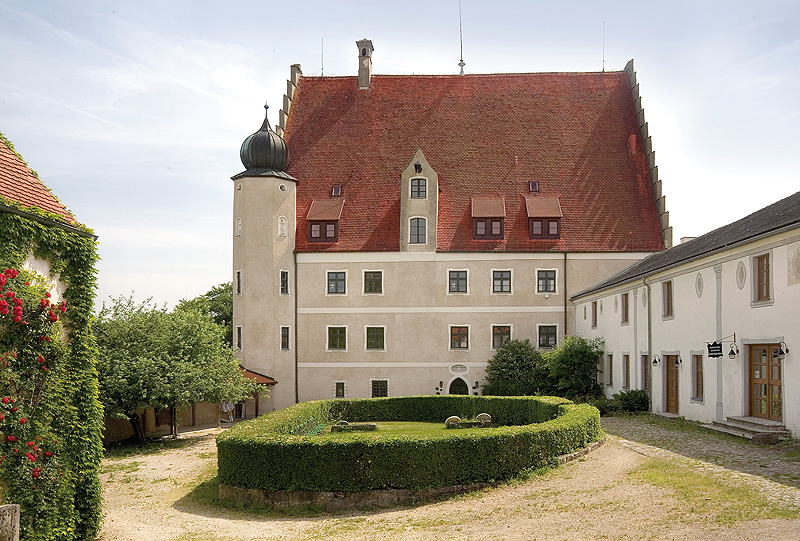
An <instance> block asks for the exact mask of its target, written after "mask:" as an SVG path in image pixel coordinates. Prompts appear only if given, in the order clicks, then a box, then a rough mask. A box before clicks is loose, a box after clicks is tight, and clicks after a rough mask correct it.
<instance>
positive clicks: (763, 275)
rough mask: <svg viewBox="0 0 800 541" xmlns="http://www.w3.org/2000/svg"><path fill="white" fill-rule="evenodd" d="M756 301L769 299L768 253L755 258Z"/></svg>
mask: <svg viewBox="0 0 800 541" xmlns="http://www.w3.org/2000/svg"><path fill="white" fill-rule="evenodd" d="M755 262H756V264H755V275H756V301H768V300H770V291H769V254H764V255H760V256H758V257H756V258H755Z"/></svg>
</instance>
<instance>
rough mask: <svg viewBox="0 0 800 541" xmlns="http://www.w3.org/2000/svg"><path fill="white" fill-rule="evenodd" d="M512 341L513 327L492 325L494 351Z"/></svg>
mask: <svg viewBox="0 0 800 541" xmlns="http://www.w3.org/2000/svg"><path fill="white" fill-rule="evenodd" d="M509 340H511V325H492V349H497V348H499V347H500V346H502V345H503V344H505V343H506V342H508V341H509Z"/></svg>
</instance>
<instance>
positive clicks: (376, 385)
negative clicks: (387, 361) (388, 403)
mask: <svg viewBox="0 0 800 541" xmlns="http://www.w3.org/2000/svg"><path fill="white" fill-rule="evenodd" d="M370 385H371V387H372V388H371V392H370V397H371V398H380V397H383V396H389V380H388V379H373V380H371V381H370Z"/></svg>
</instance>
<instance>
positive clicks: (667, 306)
mask: <svg viewBox="0 0 800 541" xmlns="http://www.w3.org/2000/svg"><path fill="white" fill-rule="evenodd" d="M661 293H662V297H663V302H664V305H663V310H662V312H661V315H662V316H663V317H673V316H674V315H675V307H674V306H673V305H672V280H667V281H666V282H662V283H661Z"/></svg>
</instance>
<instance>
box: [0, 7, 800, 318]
mask: <svg viewBox="0 0 800 541" xmlns="http://www.w3.org/2000/svg"><path fill="white" fill-rule="evenodd" d="M653 4H655V3H654V2H641V1H637V2H599V1H584V2H567V1H563V2H528V1H519V2H511V1H503V0H498V1H495V2H479V1H475V0H463V1H462V11H463V31H464V60H465V61H466V71H467V73H493V72H539V71H599V70H600V69H601V68H602V59H603V22H604V21H605V67H606V69H607V70H621V69H622V68H623V67H624V66H625V63H626V62H627V61H628V60H629V59H631V58H633V59H635V67H636V70H637V72H638V78H639V82H640V85H641V87H640V88H641V94H642V103H643V106H644V108H645V114H646V117H647V121H648V123H649V127H650V134H651V135H652V137H653V148H654V150H655V151H656V163H657V165H658V167H659V176H660V178H661V179H662V180H663V186H664V193H665V195H666V196H667V209H668V210H669V212H670V220H671V222H672V225H673V226H674V228H675V239H676V242H677V239H678V238H679V237H680V236H689V235H699V234H702V233H705V232H707V231H709V230H711V229H714V228H715V227H719V226H721V225H724V224H726V223H729V222H731V221H733V220H736V219H738V218H740V217H742V216H744V215H746V214H748V213H750V212H753V211H755V210H757V209H759V208H761V207H763V206H765V205H767V204H769V203H772V202H774V201H776V200H778V199H780V198H782V197H785V196H787V195H790V194H792V193H794V192H796V191H798V190H800V174H799V173H798V167H797V165H796V164H795V163H794V157H795V155H796V154H797V152H798V148H799V147H800V135H798V129H797V127H798V124H800V100H798V96H799V95H800V92H798V89H800V30H798V29H799V28H800V3H797V2H791V1H774V2H769V1H767V2H764V1H759V2H730V1H714V2H710V1H709V2H706V1H697V0H694V1H691V2H687V1H672V2H660V3H658V4H657V5H653ZM363 37H367V38H370V39H372V40H373V42H374V45H375V53H374V56H373V68H374V71H375V72H376V73H433V74H439V73H457V72H458V69H459V68H458V65H457V64H458V60H459V48H458V47H459V43H458V1H457V0H447V1H434V0H428V1H416V0H414V1H406V2H381V1H375V2H371V3H369V2H333V1H302V0H299V1H296V2H291V3H290V2H266V1H260V2H254V1H239V2H219V1H216V2H210V1H197V0H195V1H172V2H171V1H163V0H162V1H158V2H156V1H151V0H139V1H136V2H108V1H100V0H96V1H93V0H83V1H81V0H77V1H76V0H70V1H67V0H62V1H53V0H38V1H36V2H31V1H29V0H0V51H2V54H0V131H2V132H3V133H4V134H5V135H6V136H7V137H8V138H9V139H10V140H11V141H12V142H13V143H14V145H15V146H16V148H17V150H18V151H19V152H20V153H21V154H22V156H23V157H24V158H25V159H26V160H27V161H28V163H29V164H30V165H31V166H32V167H33V168H34V169H36V170H37V171H38V172H39V174H40V176H41V177H42V179H43V180H44V181H45V183H46V184H47V185H48V186H49V187H50V188H51V189H52V190H53V192H54V193H55V194H56V195H57V196H58V197H59V198H60V200H61V201H62V202H63V203H64V204H65V205H66V206H67V207H69V208H70V209H71V210H72V211H73V212H74V213H75V215H76V216H77V218H78V219H79V220H80V221H81V222H83V223H85V224H87V225H88V226H89V227H92V228H93V229H94V230H95V232H96V233H97V234H98V235H99V236H100V256H101V257H102V261H101V262H100V263H99V266H98V268H99V272H100V274H99V291H98V301H102V300H103V299H107V298H108V297H109V296H116V295H119V294H128V293H130V292H131V291H135V292H136V296H137V298H139V299H143V298H146V297H153V298H154V300H156V301H157V302H159V303H161V302H167V303H169V304H170V305H172V304H174V303H175V302H176V301H178V300H179V299H181V298H190V297H194V296H196V295H198V294H200V293H203V292H205V291H207V290H208V289H210V287H211V286H213V285H215V284H218V283H221V282H223V281H226V280H228V279H229V277H230V274H231V215H230V213H231V201H232V181H231V180H230V177H231V176H232V175H234V174H236V173H238V172H240V171H241V170H242V169H243V167H242V165H241V162H240V161H239V146H240V144H241V142H242V140H243V139H244V138H245V137H246V136H247V135H249V134H250V133H252V132H253V131H255V130H257V129H258V127H259V126H260V124H261V121H262V119H263V109H262V105H263V103H264V101H265V99H266V100H268V101H269V102H270V103H271V104H272V105H273V107H272V108H271V109H270V113H271V114H270V121H271V122H272V123H273V124H274V123H275V121H276V120H277V110H278V108H279V105H280V104H281V102H282V96H283V93H284V92H285V88H286V79H287V77H288V75H289V66H290V65H291V64H294V63H299V64H301V65H302V68H303V72H304V73H305V74H307V75H311V74H313V75H319V74H320V71H321V69H322V63H323V61H322V56H323V55H322V51H323V47H322V40H323V39H324V73H325V75H355V73H356V69H357V50H356V46H355V41H356V40H357V39H360V38H363ZM486 121H487V122H491V112H490V111H487V117H486Z"/></svg>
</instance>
